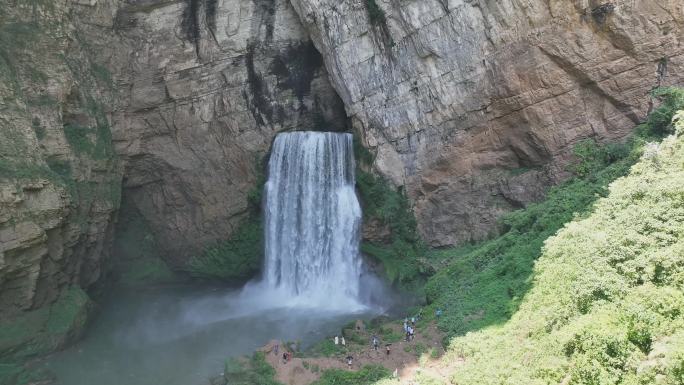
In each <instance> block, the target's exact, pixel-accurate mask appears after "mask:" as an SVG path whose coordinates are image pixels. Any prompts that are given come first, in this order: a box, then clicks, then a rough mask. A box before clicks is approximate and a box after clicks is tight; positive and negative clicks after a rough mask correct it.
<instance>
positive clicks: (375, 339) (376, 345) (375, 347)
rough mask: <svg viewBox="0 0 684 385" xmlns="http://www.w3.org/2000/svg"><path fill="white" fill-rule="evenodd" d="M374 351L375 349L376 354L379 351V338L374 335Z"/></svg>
mask: <svg viewBox="0 0 684 385" xmlns="http://www.w3.org/2000/svg"><path fill="white" fill-rule="evenodd" d="M373 349H375V351H376V352H377V351H378V337H377V336H376V335H373Z"/></svg>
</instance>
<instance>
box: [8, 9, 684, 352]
mask: <svg viewBox="0 0 684 385" xmlns="http://www.w3.org/2000/svg"><path fill="white" fill-rule="evenodd" d="M0 11H2V12H0V28H1V29H2V30H1V31H0V32H2V33H0V79H1V81H0V309H1V312H0V321H2V320H5V319H12V318H13V317H15V316H16V315H18V314H25V313H26V312H29V311H32V310H36V309H41V308H45V306H44V305H48V304H51V303H55V301H57V300H58V299H60V298H62V297H63V296H62V293H71V294H70V297H69V298H71V297H73V298H76V299H78V303H80V304H85V303H86V302H87V301H85V300H83V296H82V295H80V292H79V290H81V289H86V290H87V289H91V288H92V287H93V285H94V284H95V283H96V282H97V281H98V280H99V278H100V277H101V276H102V273H103V266H104V263H105V261H106V259H107V257H108V254H109V249H110V247H109V245H110V243H111V240H112V238H113V237H114V236H115V235H114V223H115V222H116V219H117V213H118V208H119V205H120V202H121V196H122V195H123V196H124V197H125V198H126V199H125V200H124V201H125V202H130V204H131V205H134V206H135V211H136V212H139V213H140V214H141V215H142V217H143V218H144V220H145V221H146V222H147V225H148V226H147V227H148V228H149V229H150V230H151V232H152V235H153V236H154V238H156V240H157V244H158V245H159V246H160V247H161V248H162V255H164V256H165V258H166V260H167V261H168V262H170V263H171V264H172V265H173V266H174V267H176V268H182V267H183V266H184V264H185V263H186V262H187V260H188V258H189V257H191V256H193V255H196V254H197V253H199V252H200V251H201V250H202V248H203V247H205V246H206V245H209V244H212V243H214V242H217V241H222V240H225V239H227V238H229V237H230V234H231V232H232V231H233V230H234V229H235V228H236V226H237V225H238V224H239V223H240V222H241V221H242V220H243V219H244V218H245V216H246V212H247V208H248V202H247V201H248V196H249V195H250V192H251V191H252V190H253V189H254V188H255V186H256V185H257V182H258V181H259V178H260V175H262V173H263V161H264V159H265V156H266V154H267V153H268V151H269V147H270V145H271V143H272V140H273V137H274V136H275V134H276V133H278V132H281V131H286V130H293V129H324V130H344V129H346V128H347V123H348V121H350V122H351V125H352V126H353V128H354V130H355V131H356V133H357V134H358V135H359V136H360V137H361V138H362V141H363V143H364V145H365V146H367V147H369V148H370V149H371V150H372V151H373V153H374V155H375V159H374V162H373V166H374V169H375V171H377V172H379V173H381V174H383V175H385V176H386V177H388V179H389V180H391V181H392V182H393V184H395V185H396V186H401V187H402V188H403V189H404V190H405V191H406V192H407V194H408V196H409V197H410V198H411V201H412V203H413V205H414V210H415V213H416V216H417V219H418V225H419V228H420V231H421V233H422V235H423V237H424V238H425V239H426V240H427V241H428V243H429V244H430V245H432V246H446V245H453V244H457V243H460V242H464V241H469V240H477V239H482V238H484V237H486V236H487V235H488V234H489V233H490V232H491V231H493V230H494V228H495V224H496V220H497V218H498V217H499V216H500V215H501V214H503V213H505V212H507V211H510V210H511V209H515V208H518V207H522V206H524V205H526V204H528V203H530V202H533V201H535V200H537V199H540V198H541V197H542V195H543V194H544V191H545V189H546V188H547V187H548V186H549V185H552V184H556V183H559V182H560V181H562V180H563V179H564V178H566V177H568V173H567V172H566V171H565V167H566V165H567V164H568V163H569V162H570V161H571V160H572V147H573V145H574V144H575V143H577V142H578V141H579V140H582V139H584V138H589V137H592V138H596V139H598V140H601V141H612V140H621V139H624V138H625V136H626V135H627V134H628V133H629V132H630V130H631V129H632V128H633V127H634V125H636V124H638V123H639V122H640V121H641V120H642V119H643V118H644V117H645V116H646V114H647V112H648V111H649V109H650V108H651V107H652V103H653V100H651V98H650V97H649V96H648V95H649V91H650V90H652V89H653V88H655V87H658V86H663V85H670V84H682V82H683V81H684V48H683V47H682V45H681V42H682V37H683V36H682V35H683V28H684V27H683V23H684V4H682V3H681V2H680V1H676V0H671V1H670V0H651V1H613V2H596V1H588V0H576V1H566V0H564V1H554V0H545V1H542V0H527V1H516V0H503V1H485V0H480V1H475V0H471V1H465V0H411V1H408V0H387V1H381V0H363V1H360V0H355V1H350V0H345V1H337V0H292V1H291V2H290V1H288V0H72V1H67V0H55V1H42V0H9V1H6V2H4V3H2V4H1V5H0ZM348 117H349V118H348ZM84 306H85V305H84ZM41 314H42V313H41ZM74 314H78V319H81V318H82V317H81V313H80V312H74ZM39 324H40V323H39ZM79 324H80V322H79ZM40 325H44V324H40ZM41 327H42V326H41ZM2 348H3V347H2V346H0V355H2V354H1V353H2Z"/></svg>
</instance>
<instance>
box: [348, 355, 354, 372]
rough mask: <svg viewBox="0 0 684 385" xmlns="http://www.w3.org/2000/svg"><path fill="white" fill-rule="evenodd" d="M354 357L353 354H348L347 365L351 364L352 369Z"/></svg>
mask: <svg viewBox="0 0 684 385" xmlns="http://www.w3.org/2000/svg"><path fill="white" fill-rule="evenodd" d="M353 359H354V358H353V357H352V356H351V355H348V356H347V365H349V369H351V367H352V360H353Z"/></svg>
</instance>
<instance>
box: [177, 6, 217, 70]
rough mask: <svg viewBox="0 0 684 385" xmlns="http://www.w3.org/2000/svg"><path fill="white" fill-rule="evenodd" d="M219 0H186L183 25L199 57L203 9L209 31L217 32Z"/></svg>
mask: <svg viewBox="0 0 684 385" xmlns="http://www.w3.org/2000/svg"><path fill="white" fill-rule="evenodd" d="M217 6H218V0H185V9H184V10H183V16H182V20H181V27H182V28H183V32H184V33H185V36H186V38H187V39H188V40H189V41H191V42H192V43H193V44H194V45H195V52H196V53H197V56H198V57H199V42H200V39H201V38H202V31H201V28H202V18H201V16H202V10H204V22H205V23H206V26H207V28H208V29H209V32H211V33H212V34H213V33H215V32H216V9H217Z"/></svg>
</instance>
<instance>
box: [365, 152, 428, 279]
mask: <svg viewBox="0 0 684 385" xmlns="http://www.w3.org/2000/svg"><path fill="white" fill-rule="evenodd" d="M354 153H355V158H356V160H357V163H358V164H359V167H357V170H356V187H357V189H358V192H359V198H360V199H361V203H362V205H363V215H364V221H365V222H366V223H370V222H373V221H375V222H377V223H379V224H380V225H381V226H383V227H386V228H387V229H389V232H390V239H389V240H388V242H387V243H368V242H364V243H362V244H361V251H362V252H363V253H364V254H366V255H368V256H370V257H372V258H374V259H375V260H377V261H379V262H381V263H382V265H383V268H384V271H385V274H386V276H387V278H388V279H389V280H390V281H391V282H393V283H396V284H399V285H400V286H402V287H417V286H419V285H420V284H421V283H423V282H424V279H425V277H426V276H428V275H430V274H431V273H432V272H433V271H432V268H431V266H430V265H429V264H427V263H426V261H425V259H424V255H425V252H426V247H425V246H424V244H423V242H422V241H421V240H420V237H419V236H418V232H417V230H416V219H415V217H414V216H413V211H412V210H411V206H410V204H409V201H408V199H407V198H406V195H405V194H404V193H403V191H401V190H396V189H394V188H393V187H391V186H390V184H389V183H388V182H387V180H385V179H384V178H382V177H379V176H375V175H373V174H371V173H370V172H367V171H365V170H364V167H368V166H369V165H370V164H371V163H372V161H373V156H372V154H370V152H368V150H366V149H365V148H363V147H362V146H361V145H360V144H359V143H358V141H356V140H355V141H354Z"/></svg>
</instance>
